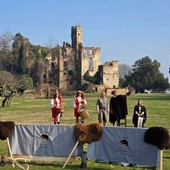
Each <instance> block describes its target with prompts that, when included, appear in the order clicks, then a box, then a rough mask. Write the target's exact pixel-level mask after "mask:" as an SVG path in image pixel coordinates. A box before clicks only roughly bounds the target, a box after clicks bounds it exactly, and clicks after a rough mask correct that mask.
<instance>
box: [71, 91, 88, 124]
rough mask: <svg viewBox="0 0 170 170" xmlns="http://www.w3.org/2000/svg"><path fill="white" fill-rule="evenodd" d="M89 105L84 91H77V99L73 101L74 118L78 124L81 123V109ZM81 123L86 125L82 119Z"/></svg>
mask: <svg viewBox="0 0 170 170" xmlns="http://www.w3.org/2000/svg"><path fill="white" fill-rule="evenodd" d="M86 104H87V101H86V99H85V97H84V94H83V92H82V91H80V90H79V91H77V94H76V97H75V98H74V100H73V107H74V117H76V123H79V116H80V115H79V112H80V109H82V108H83V107H85V105H86ZM81 123H84V119H82V118H81Z"/></svg>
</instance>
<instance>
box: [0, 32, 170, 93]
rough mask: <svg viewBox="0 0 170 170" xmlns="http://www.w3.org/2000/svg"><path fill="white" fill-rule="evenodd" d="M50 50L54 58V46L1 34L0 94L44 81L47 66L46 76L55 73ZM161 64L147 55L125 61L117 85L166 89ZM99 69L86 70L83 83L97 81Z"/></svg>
mask: <svg viewBox="0 0 170 170" xmlns="http://www.w3.org/2000/svg"><path fill="white" fill-rule="evenodd" d="M49 53H50V54H52V57H53V59H55V57H56V56H55V55H56V53H57V46H56V47H54V48H52V49H50V48H47V47H41V46H35V45H32V44H31V43H30V42H29V40H28V39H27V38H25V37H23V36H22V35H21V34H20V33H17V34H16V35H15V36H13V35H12V34H11V33H9V32H5V33H3V34H1V35H0V95H1V96H2V95H7V92H5V90H3V89H8V90H6V91H9V94H10V95H11V93H12V92H13V91H14V89H15V91H19V92H20V93H22V92H23V90H24V89H31V88H34V87H35V86H37V85H40V84H42V83H44V75H45V73H46V71H47V70H48V71H49V70H50V71H49V77H50V75H56V71H57V67H58V66H57V63H55V62H53V64H52V65H51V66H50V67H49V65H50V63H49V61H48V60H47V59H46V57H47V56H48V54H49ZM160 66H161V65H160V63H159V62H158V61H156V60H154V61H152V60H151V59H150V58H149V56H145V57H143V58H141V59H139V60H137V61H135V62H134V65H132V67H130V66H128V65H127V64H122V65H119V82H120V83H119V87H121V88H124V87H129V86H130V87H132V88H133V89H135V91H136V92H144V90H145V89H148V90H152V91H154V92H163V91H165V90H166V89H167V88H169V87H170V84H169V81H168V78H164V76H163V74H162V73H161V72H160V70H159V69H160ZM100 69H101V67H100V66H99V68H98V72H97V73H96V75H95V76H90V75H89V74H88V72H86V73H85V74H84V76H83V80H84V81H85V83H87V82H88V83H92V84H100V82H101V76H100ZM54 73H55V74H54ZM51 77H52V79H51V81H53V82H52V83H54V84H56V82H57V77H55V76H54V77H53V76H51ZM4 87H6V88H4ZM7 87H8V88H7ZM9 87H10V88H9Z"/></svg>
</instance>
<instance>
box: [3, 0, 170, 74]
mask: <svg viewBox="0 0 170 170" xmlns="http://www.w3.org/2000/svg"><path fill="white" fill-rule="evenodd" d="M74 25H81V26H82V28H83V45H84V46H85V47H100V48H101V61H102V64H103V63H104V62H106V61H112V60H117V61H118V62H119V64H128V65H130V66H132V65H133V64H134V62H135V61H136V60H138V59H141V58H143V57H145V56H149V57H150V58H151V59H152V61H153V60H154V59H156V60H157V61H158V62H160V63H161V68H160V71H161V72H162V73H163V74H164V76H165V77H169V73H168V68H169V65H170V0H81V1H80V0H1V1H0V34H2V33H5V32H6V31H8V32H11V33H12V34H13V35H15V34H16V33H21V34H22V35H23V36H24V37H26V38H28V39H29V41H30V42H31V43H32V44H34V45H42V46H46V45H47V44H49V43H51V42H53V43H54V44H59V45H62V43H63V41H65V42H68V43H70V44H71V38H70V34H71V26H74Z"/></svg>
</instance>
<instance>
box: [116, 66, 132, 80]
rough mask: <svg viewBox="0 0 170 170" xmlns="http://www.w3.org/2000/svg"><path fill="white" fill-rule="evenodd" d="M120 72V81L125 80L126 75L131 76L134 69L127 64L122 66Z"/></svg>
mask: <svg viewBox="0 0 170 170" xmlns="http://www.w3.org/2000/svg"><path fill="white" fill-rule="evenodd" d="M118 70H119V71H118V72H119V79H120V78H121V79H124V77H125V75H129V74H130V73H131V72H132V68H131V67H130V66H129V65H127V64H120V65H119V68H118Z"/></svg>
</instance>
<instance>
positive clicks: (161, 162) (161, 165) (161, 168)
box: [159, 150, 163, 170]
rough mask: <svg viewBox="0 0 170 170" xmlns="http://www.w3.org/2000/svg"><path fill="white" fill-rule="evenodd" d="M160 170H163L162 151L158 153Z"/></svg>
mask: <svg viewBox="0 0 170 170" xmlns="http://www.w3.org/2000/svg"><path fill="white" fill-rule="evenodd" d="M159 169H160V170H163V150H161V151H160V168H159Z"/></svg>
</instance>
